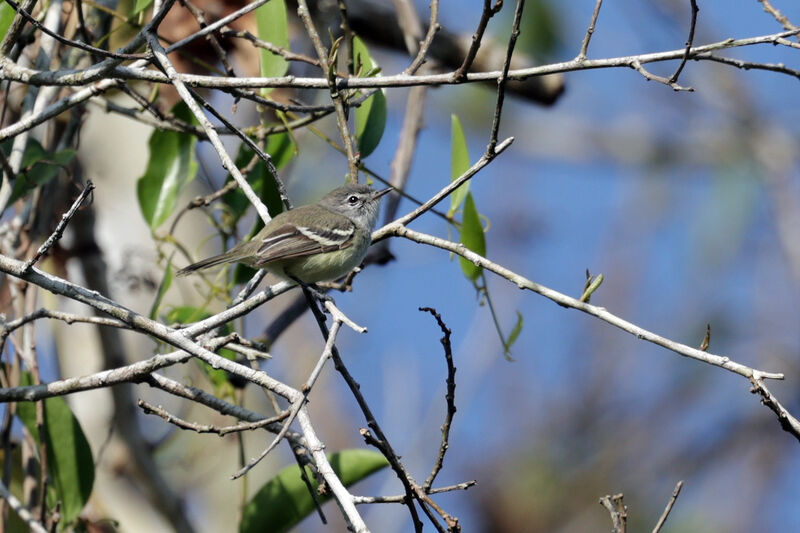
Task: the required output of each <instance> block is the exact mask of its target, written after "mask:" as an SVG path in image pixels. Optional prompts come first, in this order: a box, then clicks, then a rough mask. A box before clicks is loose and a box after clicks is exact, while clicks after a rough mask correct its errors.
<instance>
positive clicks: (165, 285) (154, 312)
mask: <svg viewBox="0 0 800 533" xmlns="http://www.w3.org/2000/svg"><path fill="white" fill-rule="evenodd" d="M170 286H172V258H170V259H169V261H167V268H166V269H165V270H164V277H163V278H161V284H160V285H159V286H158V292H156V298H155V300H153V306H152V307H151V308H150V318H152V319H155V318H156V317H157V316H158V308H159V307H161V302H162V300H164V295H165V294H167V291H168V290H169V288H170Z"/></svg>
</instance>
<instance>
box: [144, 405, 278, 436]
mask: <svg viewBox="0 0 800 533" xmlns="http://www.w3.org/2000/svg"><path fill="white" fill-rule="evenodd" d="M138 405H139V407H140V408H141V409H142V412H143V413H144V414H146V415H156V416H159V417H161V418H163V419H164V420H166V421H167V422H169V423H170V424H172V425H174V426H176V427H179V428H180V429H186V430H190V431H194V432H196V433H214V434H216V435H219V436H220V437H224V436H225V435H228V434H229V433H238V432H242V431H251V430H253V429H261V428H263V427H264V426H268V425H270V424H275V423H278V422H280V421H281V420H283V419H284V418H286V417H287V416H289V412H288V411H283V412H281V413H279V414H278V415H276V416H273V417H270V418H265V419H263V420H258V421H256V422H247V423H243V424H236V425H234V426H222V427H218V426H213V425H210V424H197V423H195V422H188V421H186V420H183V419H182V418H179V417H177V416H175V415H173V414H172V413H170V412H169V411H167V410H166V409H164V408H163V407H162V406H160V405H152V404H150V403H148V402H146V401H144V400H139V401H138Z"/></svg>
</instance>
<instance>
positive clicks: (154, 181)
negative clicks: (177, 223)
mask: <svg viewBox="0 0 800 533" xmlns="http://www.w3.org/2000/svg"><path fill="white" fill-rule="evenodd" d="M172 113H173V114H174V115H175V117H176V118H179V119H182V120H184V121H186V122H191V123H194V122H195V121H194V117H193V116H192V113H191V111H190V110H189V108H188V107H187V106H186V104H184V103H183V102H181V103H179V104H178V105H176V106H175V107H174V108H173V109H172ZM195 143H196V139H195V137H194V135H190V134H188V133H182V132H176V131H164V130H156V131H154V132H153V134H152V135H150V142H149V145H150V160H149V161H148V163H147V170H145V173H144V176H142V177H141V178H139V181H138V182H137V184H136V193H137V196H138V198H139V206H140V207H141V209H142V214H143V215H144V219H145V220H146V221H147V223H148V224H149V225H150V229H153V230H154V229H156V228H158V227H159V226H160V225H161V224H163V223H164V222H165V221H166V220H167V218H169V216H170V215H171V214H172V211H173V210H174V209H175V205H176V204H177V201H178V195H179V194H180V192H181V190H182V189H183V187H184V186H186V184H187V183H189V182H190V181H191V180H193V179H194V176H195V174H197V159H195V153H194V147H195Z"/></svg>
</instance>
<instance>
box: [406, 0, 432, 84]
mask: <svg viewBox="0 0 800 533" xmlns="http://www.w3.org/2000/svg"><path fill="white" fill-rule="evenodd" d="M409 4H411V2H409ZM411 5H412V9H413V4H411ZM430 11H431V15H430V20H429V21H428V33H426V34H425V38H424V39H423V40H422V42H421V43H420V45H419V49H418V50H417V55H416V56H415V57H414V60H413V61H412V62H411V64H410V65H408V67H406V69H405V70H404V71H403V74H409V75H410V74H414V73H415V72H416V71H417V70H419V68H420V67H421V66H422V65H423V64H424V63H425V61H427V55H428V50H429V49H430V47H431V45H432V44H433V38H434V37H436V32H438V31H439V30H440V29H441V25H440V24H439V0H431V6H430ZM414 16H416V12H414Z"/></svg>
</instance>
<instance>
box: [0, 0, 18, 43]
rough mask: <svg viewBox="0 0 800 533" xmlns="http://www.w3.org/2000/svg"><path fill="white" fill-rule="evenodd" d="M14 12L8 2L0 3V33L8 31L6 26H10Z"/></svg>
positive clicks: (3, 33)
mask: <svg viewBox="0 0 800 533" xmlns="http://www.w3.org/2000/svg"><path fill="white" fill-rule="evenodd" d="M15 14H16V13H15V12H14V9H13V8H12V7H11V5H10V4H9V3H8V2H3V3H2V4H0V35H5V34H6V33H8V28H10V27H11V22H13V20H14V15H15Z"/></svg>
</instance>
